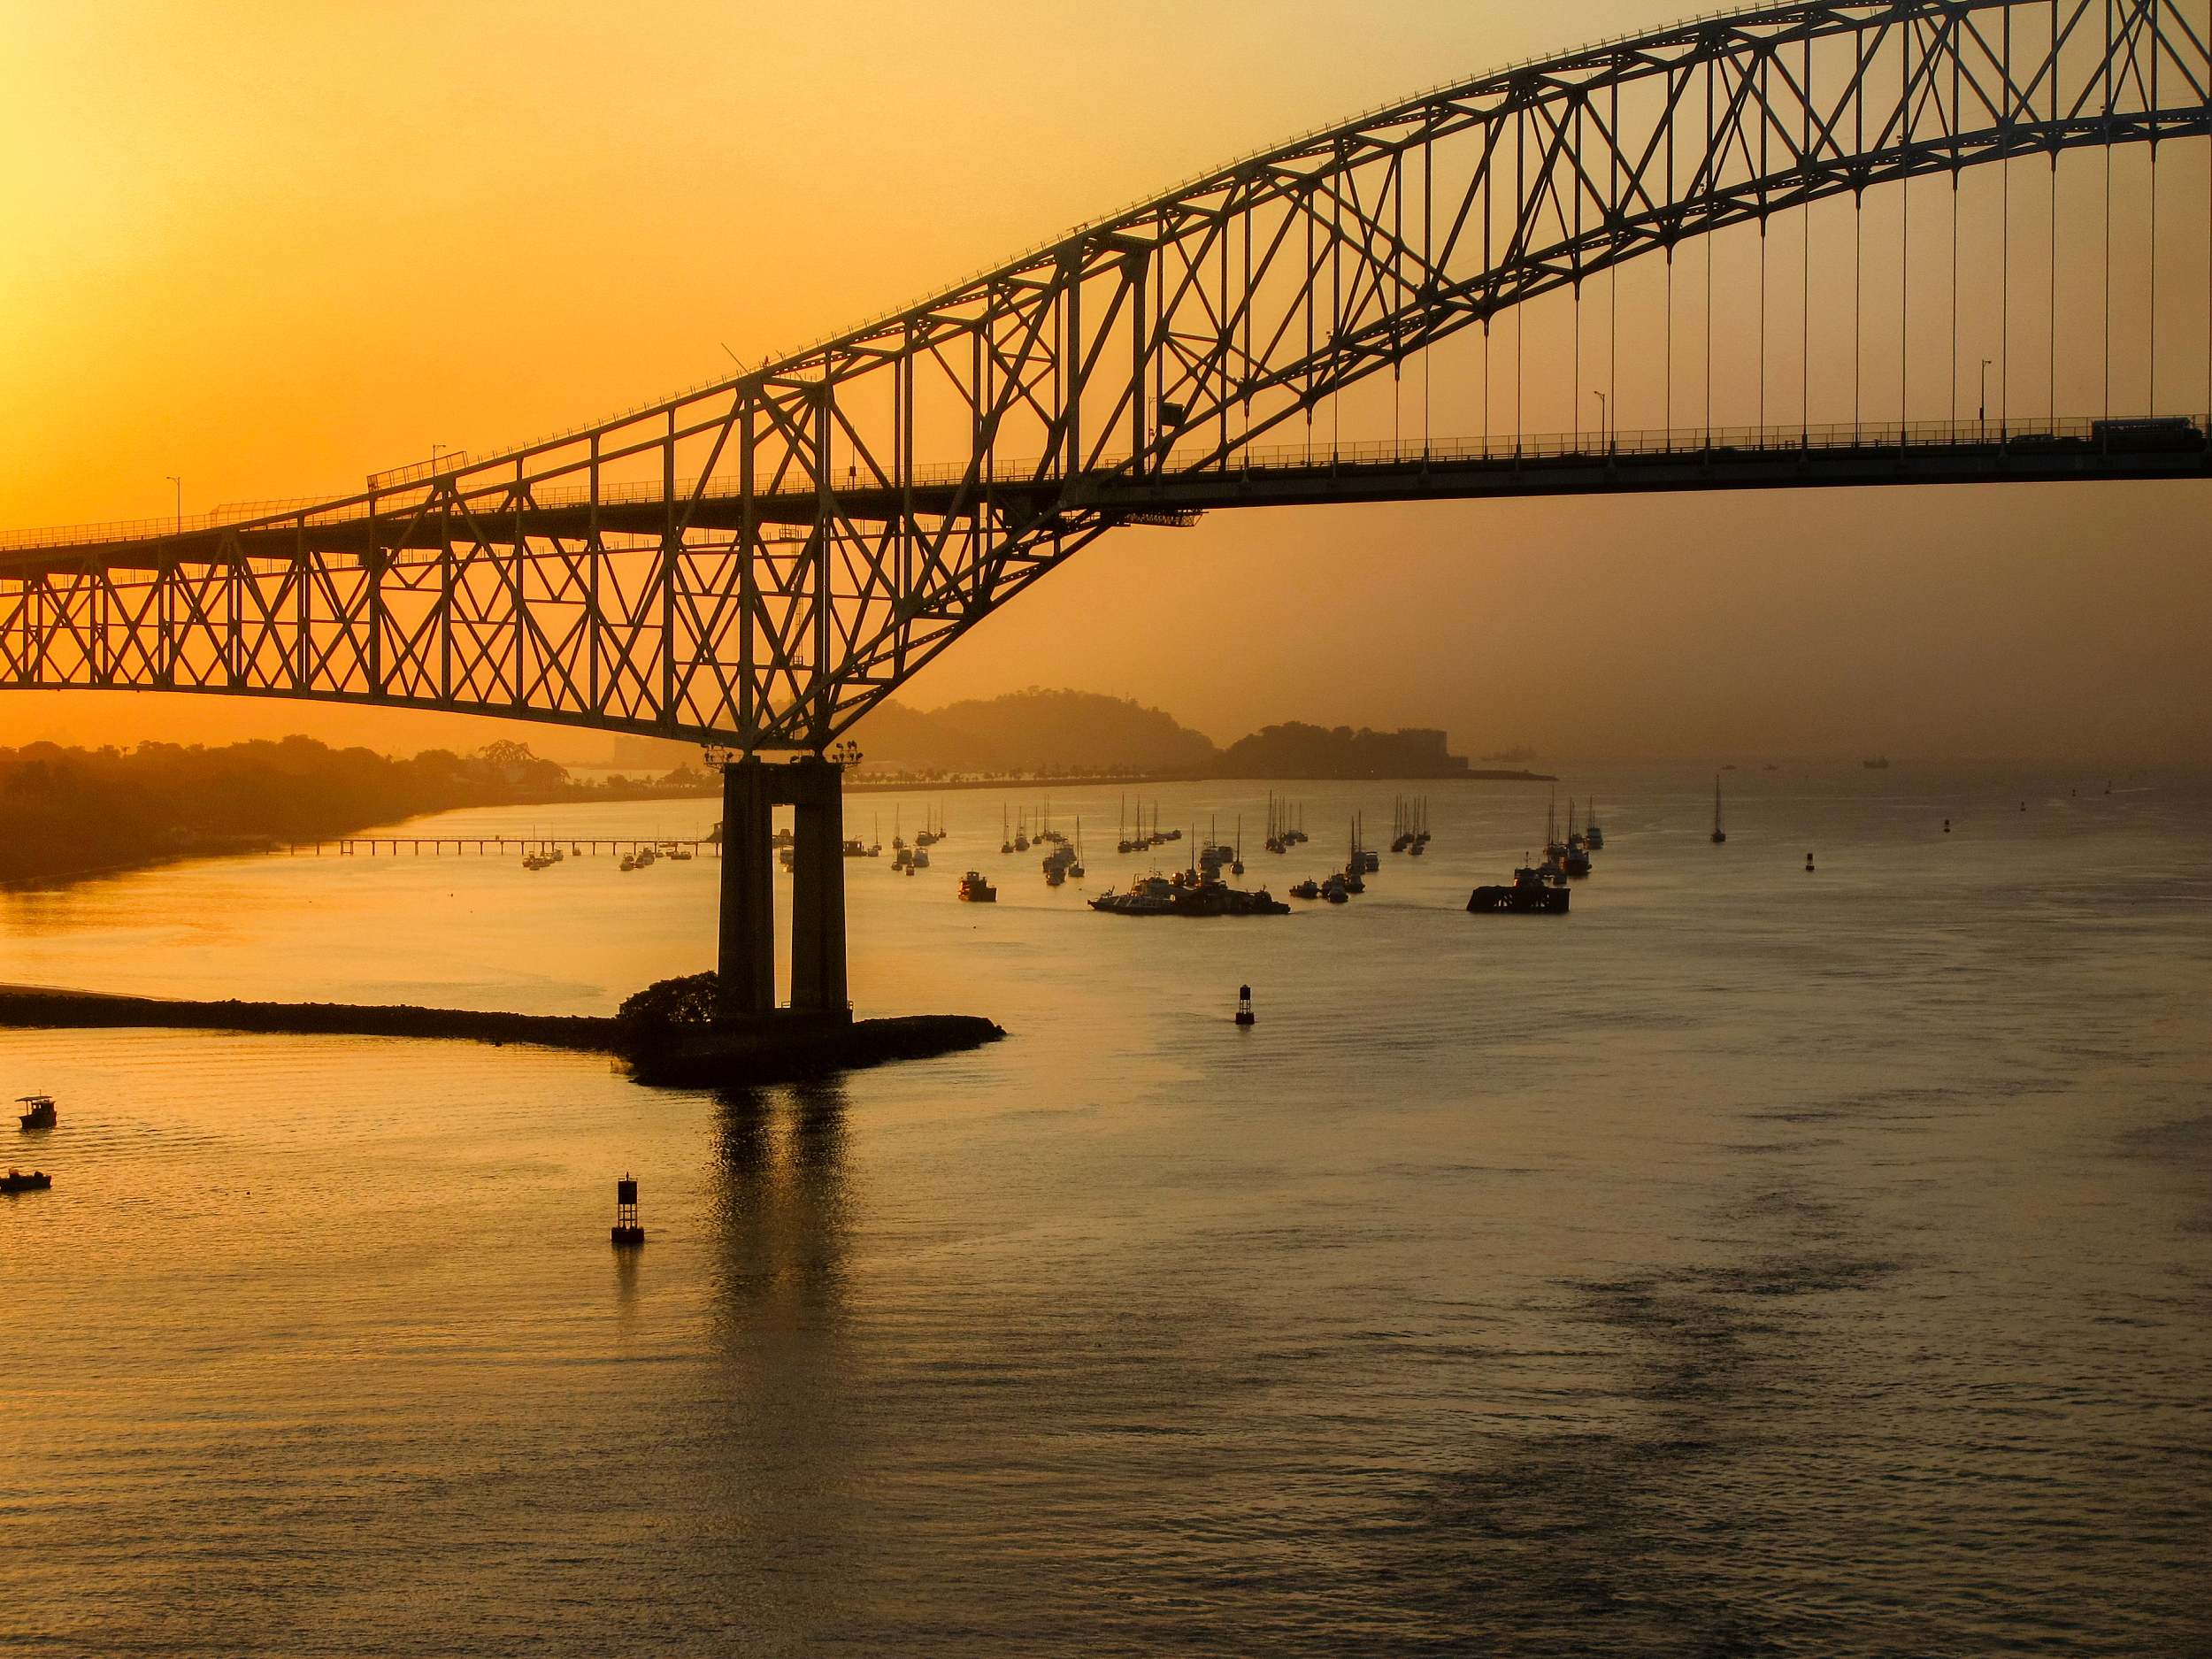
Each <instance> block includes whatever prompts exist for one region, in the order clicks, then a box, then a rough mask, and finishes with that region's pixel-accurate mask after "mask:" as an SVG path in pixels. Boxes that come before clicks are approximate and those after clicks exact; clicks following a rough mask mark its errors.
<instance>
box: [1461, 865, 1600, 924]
mask: <svg viewBox="0 0 2212 1659" xmlns="http://www.w3.org/2000/svg"><path fill="white" fill-rule="evenodd" d="M1573 898H1574V895H1573V893H1572V892H1571V891H1570V890H1569V889H1567V888H1565V887H1554V886H1552V884H1551V883H1550V882H1548V881H1547V880H1545V879H1544V877H1543V872H1541V871H1540V870H1535V869H1531V868H1530V867H1529V866H1527V865H1525V864H1524V865H1523V866H1522V867H1521V868H1520V869H1518V870H1516V871H1515V872H1513V885H1512V886H1511V887H1477V888H1476V889H1475V890H1474V892H1473V894H1472V895H1471V896H1470V897H1469V898H1468V900H1467V910H1468V913H1469V914H1470V915H1471V916H1481V915H1484V914H1486V913H1488V912H1490V911H1494V910H1516V911H1519V912H1521V913H1522V914H1524V915H1530V916H1564V915H1565V914H1566V913H1567V906H1568V904H1569V903H1570V902H1572V900H1573Z"/></svg>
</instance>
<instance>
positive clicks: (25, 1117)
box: [16, 1094, 54, 1129]
mask: <svg viewBox="0 0 2212 1659" xmlns="http://www.w3.org/2000/svg"><path fill="white" fill-rule="evenodd" d="M16 1104H17V1105H19V1106H22V1107H27V1108H28V1110H26V1111H25V1112H23V1113H22V1114H21V1115H20V1116H19V1118H17V1119H16V1121H17V1122H18V1123H19V1124H21V1125H23V1126H24V1127H25V1128H26V1129H51V1128H52V1127H53V1126H54V1097H53V1096H52V1095H51V1094H26V1095H24V1096H23V1097H22V1098H21V1099H19V1100H18V1101H17V1102H16Z"/></svg>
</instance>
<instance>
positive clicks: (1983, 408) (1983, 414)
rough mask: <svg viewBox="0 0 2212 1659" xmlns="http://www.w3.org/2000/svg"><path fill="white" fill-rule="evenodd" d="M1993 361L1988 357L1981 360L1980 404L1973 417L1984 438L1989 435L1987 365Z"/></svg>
mask: <svg viewBox="0 0 2212 1659" xmlns="http://www.w3.org/2000/svg"><path fill="white" fill-rule="evenodd" d="M1992 362H1993V358H1989V357H1984V358H1983V359H1982V395H1981V403H1980V408H1979V412H1978V413H1977V414H1976V415H1975V417H1974V419H1976V421H1977V422H1978V423H1979V424H1980V426H1981V428H1982V431H1981V435H1982V436H1984V437H1986V436H1988V435H1989V365H1990V364H1991V363H1992Z"/></svg>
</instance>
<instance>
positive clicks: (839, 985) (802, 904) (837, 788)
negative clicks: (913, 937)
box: [779, 755, 849, 1016]
mask: <svg viewBox="0 0 2212 1659" xmlns="http://www.w3.org/2000/svg"><path fill="white" fill-rule="evenodd" d="M779 770H780V771H782V772H786V773H787V774H788V775H789V779H790V792H791V803H792V805H793V807H794V808H795V809H796V810H795V813H794V817H795V819H796V823H795V826H794V828H793V832H792V842H793V844H792V849H791V853H792V857H791V1008H792V1011H793V1012H795V1013H810V1014H832V1015H837V1016H842V1015H844V1014H845V1013H846V1012H847V1011H848V1008H849V1004H848V1002H847V997H848V991H847V987H846V983H845V769H844V768H843V767H842V766H840V765H837V764H834V763H833V762H830V761H826V760H824V759H823V758H822V757H820V756H818V755H810V756H808V757H806V758H805V759H803V760H800V761H797V762H795V763H794V764H791V765H788V766H785V767H781V768H780V769H779Z"/></svg>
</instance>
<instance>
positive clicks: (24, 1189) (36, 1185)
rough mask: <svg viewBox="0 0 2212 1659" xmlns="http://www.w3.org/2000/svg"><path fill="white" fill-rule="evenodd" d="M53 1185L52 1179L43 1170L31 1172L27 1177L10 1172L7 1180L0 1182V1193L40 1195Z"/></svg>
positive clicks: (18, 1171)
mask: <svg viewBox="0 0 2212 1659" xmlns="http://www.w3.org/2000/svg"><path fill="white" fill-rule="evenodd" d="M53 1184H54V1178H53V1177H52V1176H50V1175H49V1174H48V1173H47V1172H46V1171H44V1170H33V1171H31V1172H30V1173H29V1174H28V1175H26V1174H25V1173H24V1172H23V1171H21V1170H10V1171H8V1174H7V1179H4V1180H0V1193H42V1192H44V1191H45V1190H46V1189H47V1188H48V1187H51V1186H52V1185H53Z"/></svg>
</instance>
